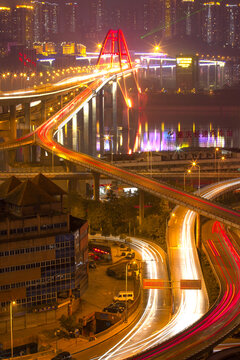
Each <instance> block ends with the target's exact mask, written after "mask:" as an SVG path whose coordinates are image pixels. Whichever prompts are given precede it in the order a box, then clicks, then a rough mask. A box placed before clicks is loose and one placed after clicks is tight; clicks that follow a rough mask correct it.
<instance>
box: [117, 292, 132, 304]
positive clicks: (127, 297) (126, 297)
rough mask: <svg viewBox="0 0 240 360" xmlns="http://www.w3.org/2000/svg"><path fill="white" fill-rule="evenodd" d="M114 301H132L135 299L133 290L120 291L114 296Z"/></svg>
mask: <svg viewBox="0 0 240 360" xmlns="http://www.w3.org/2000/svg"><path fill="white" fill-rule="evenodd" d="M113 300H114V301H130V302H132V301H133V300H134V293H133V291H119V293H118V295H117V296H114V298H113Z"/></svg>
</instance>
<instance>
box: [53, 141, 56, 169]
mask: <svg viewBox="0 0 240 360" xmlns="http://www.w3.org/2000/svg"><path fill="white" fill-rule="evenodd" d="M55 149H56V146H55V145H54V146H53V147H52V172H54V150H55Z"/></svg>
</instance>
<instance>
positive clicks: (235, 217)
mask: <svg viewBox="0 0 240 360" xmlns="http://www.w3.org/2000/svg"><path fill="white" fill-rule="evenodd" d="M121 75H122V73H121ZM115 76H116V74H115ZM109 80H110V79H109V78H107V77H104V78H102V79H98V80H96V81H94V82H93V83H91V84H90V86H89V87H88V88H87V89H85V90H84V91H83V92H82V93H81V94H79V95H78V96H77V97H76V98H75V99H74V100H72V101H70V102H69V103H68V104H67V105H66V106H65V107H64V108H63V109H62V110H60V111H59V112H58V113H57V114H55V115H54V116H53V117H51V118H50V119H49V120H48V121H47V122H46V123H44V124H43V125H41V126H40V127H39V128H38V129H37V130H36V131H35V132H34V133H32V134H30V135H28V136H26V137H24V138H21V139H17V141H16V143H18V146H21V144H22V143H21V141H25V140H27V139H29V137H31V136H33V135H34V134H35V136H36V141H37V143H38V144H39V145H40V146H42V147H43V148H46V149H47V150H48V151H54V153H56V154H57V155H58V156H60V157H63V158H65V159H67V160H69V161H72V162H74V163H78V164H81V165H83V166H86V167H87V168H90V169H92V170H95V171H98V172H101V173H104V174H111V176H112V177H114V178H117V179H119V180H122V181H124V182H127V183H129V184H134V186H137V187H140V188H143V189H144V190H145V191H148V192H150V193H153V194H155V195H156V196H160V197H162V196H165V194H166V193H169V198H170V199H172V201H176V199H177V198H178V197H180V198H184V201H182V202H184V203H185V204H186V206H188V205H189V206H190V202H191V207H195V208H196V209H198V211H201V209H202V208H203V209H207V211H206V212H207V214H208V216H210V215H211V214H213V215H212V217H221V216H222V215H224V216H222V219H223V221H225V219H226V217H227V218H229V217H230V219H232V220H231V221H232V222H231V223H233V224H237V225H238V224H239V217H240V215H239V213H238V212H236V211H234V210H232V209H227V208H224V207H222V206H221V205H218V204H215V203H211V202H209V201H207V200H205V199H203V198H199V197H196V196H194V195H191V194H187V193H184V192H182V191H180V190H177V189H174V188H171V187H169V186H168V185H165V184H161V183H158V182H156V181H154V180H152V179H148V178H145V177H143V176H140V175H137V174H135V173H131V172H128V171H125V170H123V169H120V168H117V167H116V166H113V165H111V164H109V163H105V162H102V161H99V160H98V159H95V158H92V157H91V156H88V155H85V154H79V153H75V152H73V151H72V150H69V149H66V148H64V147H63V146H61V145H60V144H58V143H56V142H55V141H54V140H53V134H54V132H55V128H56V126H59V125H60V124H61V123H62V122H63V121H64V120H65V118H68V119H70V118H71V115H72V114H73V113H74V112H76V111H79V107H80V106H83V104H84V103H85V102H87V101H88V100H89V99H90V98H91V96H92V92H93V91H96V89H98V88H100V87H102V86H103V85H104V84H105V83H106V82H108V81H109ZM29 141H30V140H29ZM235 181H236V180H235ZM169 198H168V199H169ZM187 201H189V203H188V202H187ZM170 226H171V225H170ZM183 245H184V244H183ZM185 247H186V246H185ZM190 248H191V246H189V249H190ZM179 249H181V246H180V247H179ZM218 250H219V249H218ZM188 266H190V265H188ZM193 276H194V274H193ZM228 288H229V289H230V290H231V291H230V292H229V291H227V292H226V296H225V297H224V299H222V301H221V302H220V303H222V302H223V303H225V301H227V304H231V301H232V299H235V288H234V286H232V285H231V286H228ZM225 298H226V299H225ZM182 303H183V304H184V306H186V304H187V302H186V296H184V294H183V295H182V296H181V299H180V304H182ZM184 306H181V307H179V309H178V310H177V314H178V316H179V314H180V313H181V311H182V309H184ZM229 306H230V305H229ZM236 308H237V310H238V307H236ZM198 311H199V309H198ZM219 311H220V313H219ZM222 312H223V310H222V308H221V307H217V308H216V309H214V310H213V311H211V312H210V313H209V314H208V318H207V322H204V320H205V317H203V318H202V319H201V320H199V322H197V323H196V325H195V327H190V328H189V329H191V330H186V331H184V332H183V333H181V334H180V335H177V336H176V337H174V338H173V339H172V340H171V341H169V342H167V343H164V344H163V345H162V347H161V345H160V348H159V346H158V347H156V348H154V350H149V352H148V353H147V354H148V355H146V354H143V355H139V356H137V357H136V358H137V359H146V358H150V357H156V356H160V354H165V351H169V352H173V353H174V356H176V353H177V352H179V351H181V350H179V346H180V347H183V343H184V342H185V341H188V339H190V340H189V341H190V344H189V349H190V350H189V351H195V350H192V349H195V348H194V345H195V346H197V344H198V339H196V338H194V336H195V334H197V333H198V331H199V329H201V331H202V332H203V330H206V331H207V330H209V331H210V330H211V326H209V325H213V324H214V325H216V324H217V325H218V318H221V313H222ZM233 312H234V311H233ZM215 313H217V317H214V316H215ZM184 314H185V317H186V312H184ZM237 316H238V313H237V314H236V317H237ZM185 317H183V320H182V321H183V324H184V326H187V325H186V321H185ZM212 319H214V320H212ZM173 321H176V317H175V318H174V319H173V320H172V323H173ZM229 321H233V318H231V319H229ZM176 324H177V325H178V326H179V321H178V320H177V321H176ZM206 324H207V325H206ZM180 327H182V325H180ZM193 329H194V331H193ZM179 331H181V329H179V328H178V332H179ZM219 331H221V333H222V332H223V329H222V328H221V329H220V330H219ZM167 336H168V338H169V333H168V335H167ZM198 336H199V335H198ZM206 339H207V340H208V339H209V337H206ZM156 343H159V339H157V340H156V338H155V337H154V338H151V339H150V342H149V343H148V345H149V346H151V347H152V346H155V345H156ZM139 344H140V343H139ZM122 347H123V346H122ZM122 347H121V348H122ZM184 349H185V350H184V351H187V348H186V346H185V344H184ZM165 355H166V354H165ZM165 355H163V356H164V359H167V358H168V357H165ZM169 358H171V357H169Z"/></svg>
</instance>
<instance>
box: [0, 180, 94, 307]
mask: <svg viewBox="0 0 240 360" xmlns="http://www.w3.org/2000/svg"><path fill="white" fill-rule="evenodd" d="M63 195H64V191H63V190H62V189H61V188H59V187H58V186H57V185H55V184H54V183H53V182H52V181H50V180H48V179H47V178H45V177H44V176H43V175H41V174H40V175H38V176H36V177H35V178H34V179H33V180H32V181H30V180H28V181H25V182H23V183H21V182H20V181H19V180H18V179H16V178H14V177H12V178H9V179H8V180H7V181H5V182H4V183H3V184H1V185H0V197H1V210H0V211H1V220H0V259H1V260H0V264H1V265H0V313H1V312H5V311H8V307H9V303H10V301H13V300H15V301H16V303H17V304H18V305H19V307H23V308H30V309H33V308H34V307H36V306H42V305H43V306H44V305H51V304H52V305H57V299H58V297H59V294H61V293H63V292H65V293H67V294H68V295H69V296H70V295H71V294H73V295H74V296H75V297H76V298H78V297H80V296H82V294H83V293H84V291H85V289H86V288H87V284H88V275H87V261H88V225H87V223H86V221H83V220H81V219H78V218H74V217H72V216H70V215H69V214H66V213H64V212H63V211H62V197H63Z"/></svg>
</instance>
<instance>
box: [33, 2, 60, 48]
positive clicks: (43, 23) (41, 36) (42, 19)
mask: <svg viewBox="0 0 240 360" xmlns="http://www.w3.org/2000/svg"><path fill="white" fill-rule="evenodd" d="M32 5H33V6H34V42H44V41H49V40H51V39H53V37H54V36H56V34H57V33H58V30H59V29H58V28H59V25H58V23H59V20H58V11H59V9H58V4H57V3H55V2H47V1H44V2H41V1H32Z"/></svg>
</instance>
